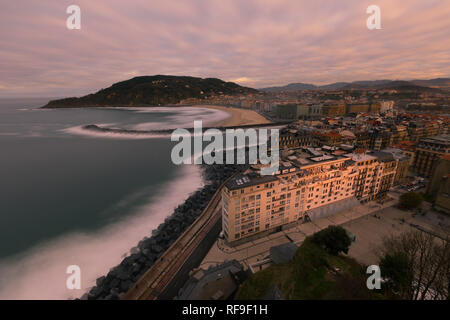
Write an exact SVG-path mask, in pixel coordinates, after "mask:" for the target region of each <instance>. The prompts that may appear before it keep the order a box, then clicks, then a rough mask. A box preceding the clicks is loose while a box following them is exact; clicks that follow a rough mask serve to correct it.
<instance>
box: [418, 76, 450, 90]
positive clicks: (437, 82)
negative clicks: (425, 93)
mask: <svg viewBox="0 0 450 320" xmlns="http://www.w3.org/2000/svg"><path fill="white" fill-rule="evenodd" d="M409 82H411V83H413V84H415V85H418V86H424V87H430V88H439V89H446V90H449V89H450V78H436V79H430V80H411V81H409Z"/></svg>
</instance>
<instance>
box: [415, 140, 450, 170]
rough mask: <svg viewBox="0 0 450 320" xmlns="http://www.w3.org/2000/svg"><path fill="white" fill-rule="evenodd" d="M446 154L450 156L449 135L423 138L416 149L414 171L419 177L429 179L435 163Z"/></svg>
mask: <svg viewBox="0 0 450 320" xmlns="http://www.w3.org/2000/svg"><path fill="white" fill-rule="evenodd" d="M448 154H450V135H448V134H443V135H440V136H435V137H430V138H423V139H421V140H420V142H419V144H418V145H417V147H416V155H415V158H414V165H413V168H414V171H415V172H416V173H417V174H419V175H423V176H425V177H429V176H431V172H432V169H433V167H434V165H435V164H436V163H437V161H438V160H439V159H440V158H441V157H442V156H445V155H448Z"/></svg>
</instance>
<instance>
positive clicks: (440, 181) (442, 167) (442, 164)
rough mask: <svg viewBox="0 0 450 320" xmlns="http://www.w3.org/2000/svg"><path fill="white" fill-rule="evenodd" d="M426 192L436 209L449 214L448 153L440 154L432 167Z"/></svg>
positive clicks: (449, 167) (449, 181) (449, 178)
mask: <svg viewBox="0 0 450 320" xmlns="http://www.w3.org/2000/svg"><path fill="white" fill-rule="evenodd" d="M427 194H429V195H431V196H432V198H433V201H434V206H435V208H436V209H437V210H438V211H442V212H445V213H447V214H450V154H447V155H444V156H442V157H441V158H440V159H439V160H438V161H437V162H436V164H435V166H434V167H433V170H432V175H431V178H430V181H429V183H428V186H427Z"/></svg>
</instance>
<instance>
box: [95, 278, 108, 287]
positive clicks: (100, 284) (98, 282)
mask: <svg viewBox="0 0 450 320" xmlns="http://www.w3.org/2000/svg"><path fill="white" fill-rule="evenodd" d="M105 280H106V277H105V276H101V277H100V278H98V279H97V280H96V281H95V283H96V285H97V287H101V286H102V285H103V284H104V283H105Z"/></svg>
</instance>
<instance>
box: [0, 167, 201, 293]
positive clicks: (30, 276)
mask: <svg viewBox="0 0 450 320" xmlns="http://www.w3.org/2000/svg"><path fill="white" fill-rule="evenodd" d="M180 173H181V174H180V176H179V177H177V178H176V179H175V180H173V181H171V182H169V183H167V184H166V186H165V187H164V188H162V190H161V192H160V193H159V194H158V195H156V197H155V198H154V199H158V201H157V202H153V203H150V204H148V205H146V206H143V207H141V208H140V209H138V210H137V212H136V214H134V215H133V216H132V217H130V218H127V219H125V220H123V221H121V222H118V223H115V224H113V225H110V226H108V227H105V228H104V229H102V230H100V231H98V232H95V233H89V234H88V233H74V234H70V235H66V236H64V237H62V238H59V239H56V240H53V241H51V242H48V243H46V244H43V245H41V246H39V247H35V248H33V249H31V250H29V251H28V252H26V253H25V254H23V255H21V256H16V257H14V258H11V259H8V260H7V261H0V274H1V278H0V279H1V280H0V281H1V282H0V299H8V300H14V299H70V298H77V297H80V296H81V295H83V294H84V293H85V292H86V291H87V290H88V289H89V288H90V287H92V286H93V285H94V284H95V279H97V278H98V277H100V276H102V275H105V274H107V273H108V271H109V269H110V268H112V267H114V266H116V265H117V264H119V263H120V262H121V260H122V258H123V256H124V254H126V253H128V252H129V250H130V249H131V248H132V247H134V246H136V245H137V243H138V242H139V241H140V240H141V239H142V238H143V237H145V236H150V235H151V231H152V229H155V228H156V227H157V226H158V225H159V224H160V223H161V222H163V221H164V219H165V218H166V217H167V216H169V215H170V214H171V213H172V212H173V209H174V208H175V207H176V206H178V205H179V204H181V203H183V202H184V200H185V199H187V197H188V196H189V195H190V194H191V193H192V192H195V191H196V190H197V189H198V188H200V187H201V186H202V185H203V184H204V182H203V180H202V175H201V171H200V168H199V167H197V166H183V167H182V169H181V172H180ZM123 201H124V200H121V201H119V202H118V204H117V205H119V206H120V205H122V204H123ZM125 201H126V200H125ZM69 265H78V266H80V268H81V282H82V289H81V290H68V289H66V279H67V277H68V276H69V275H67V274H66V273H65V272H66V268H67V266H69Z"/></svg>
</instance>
